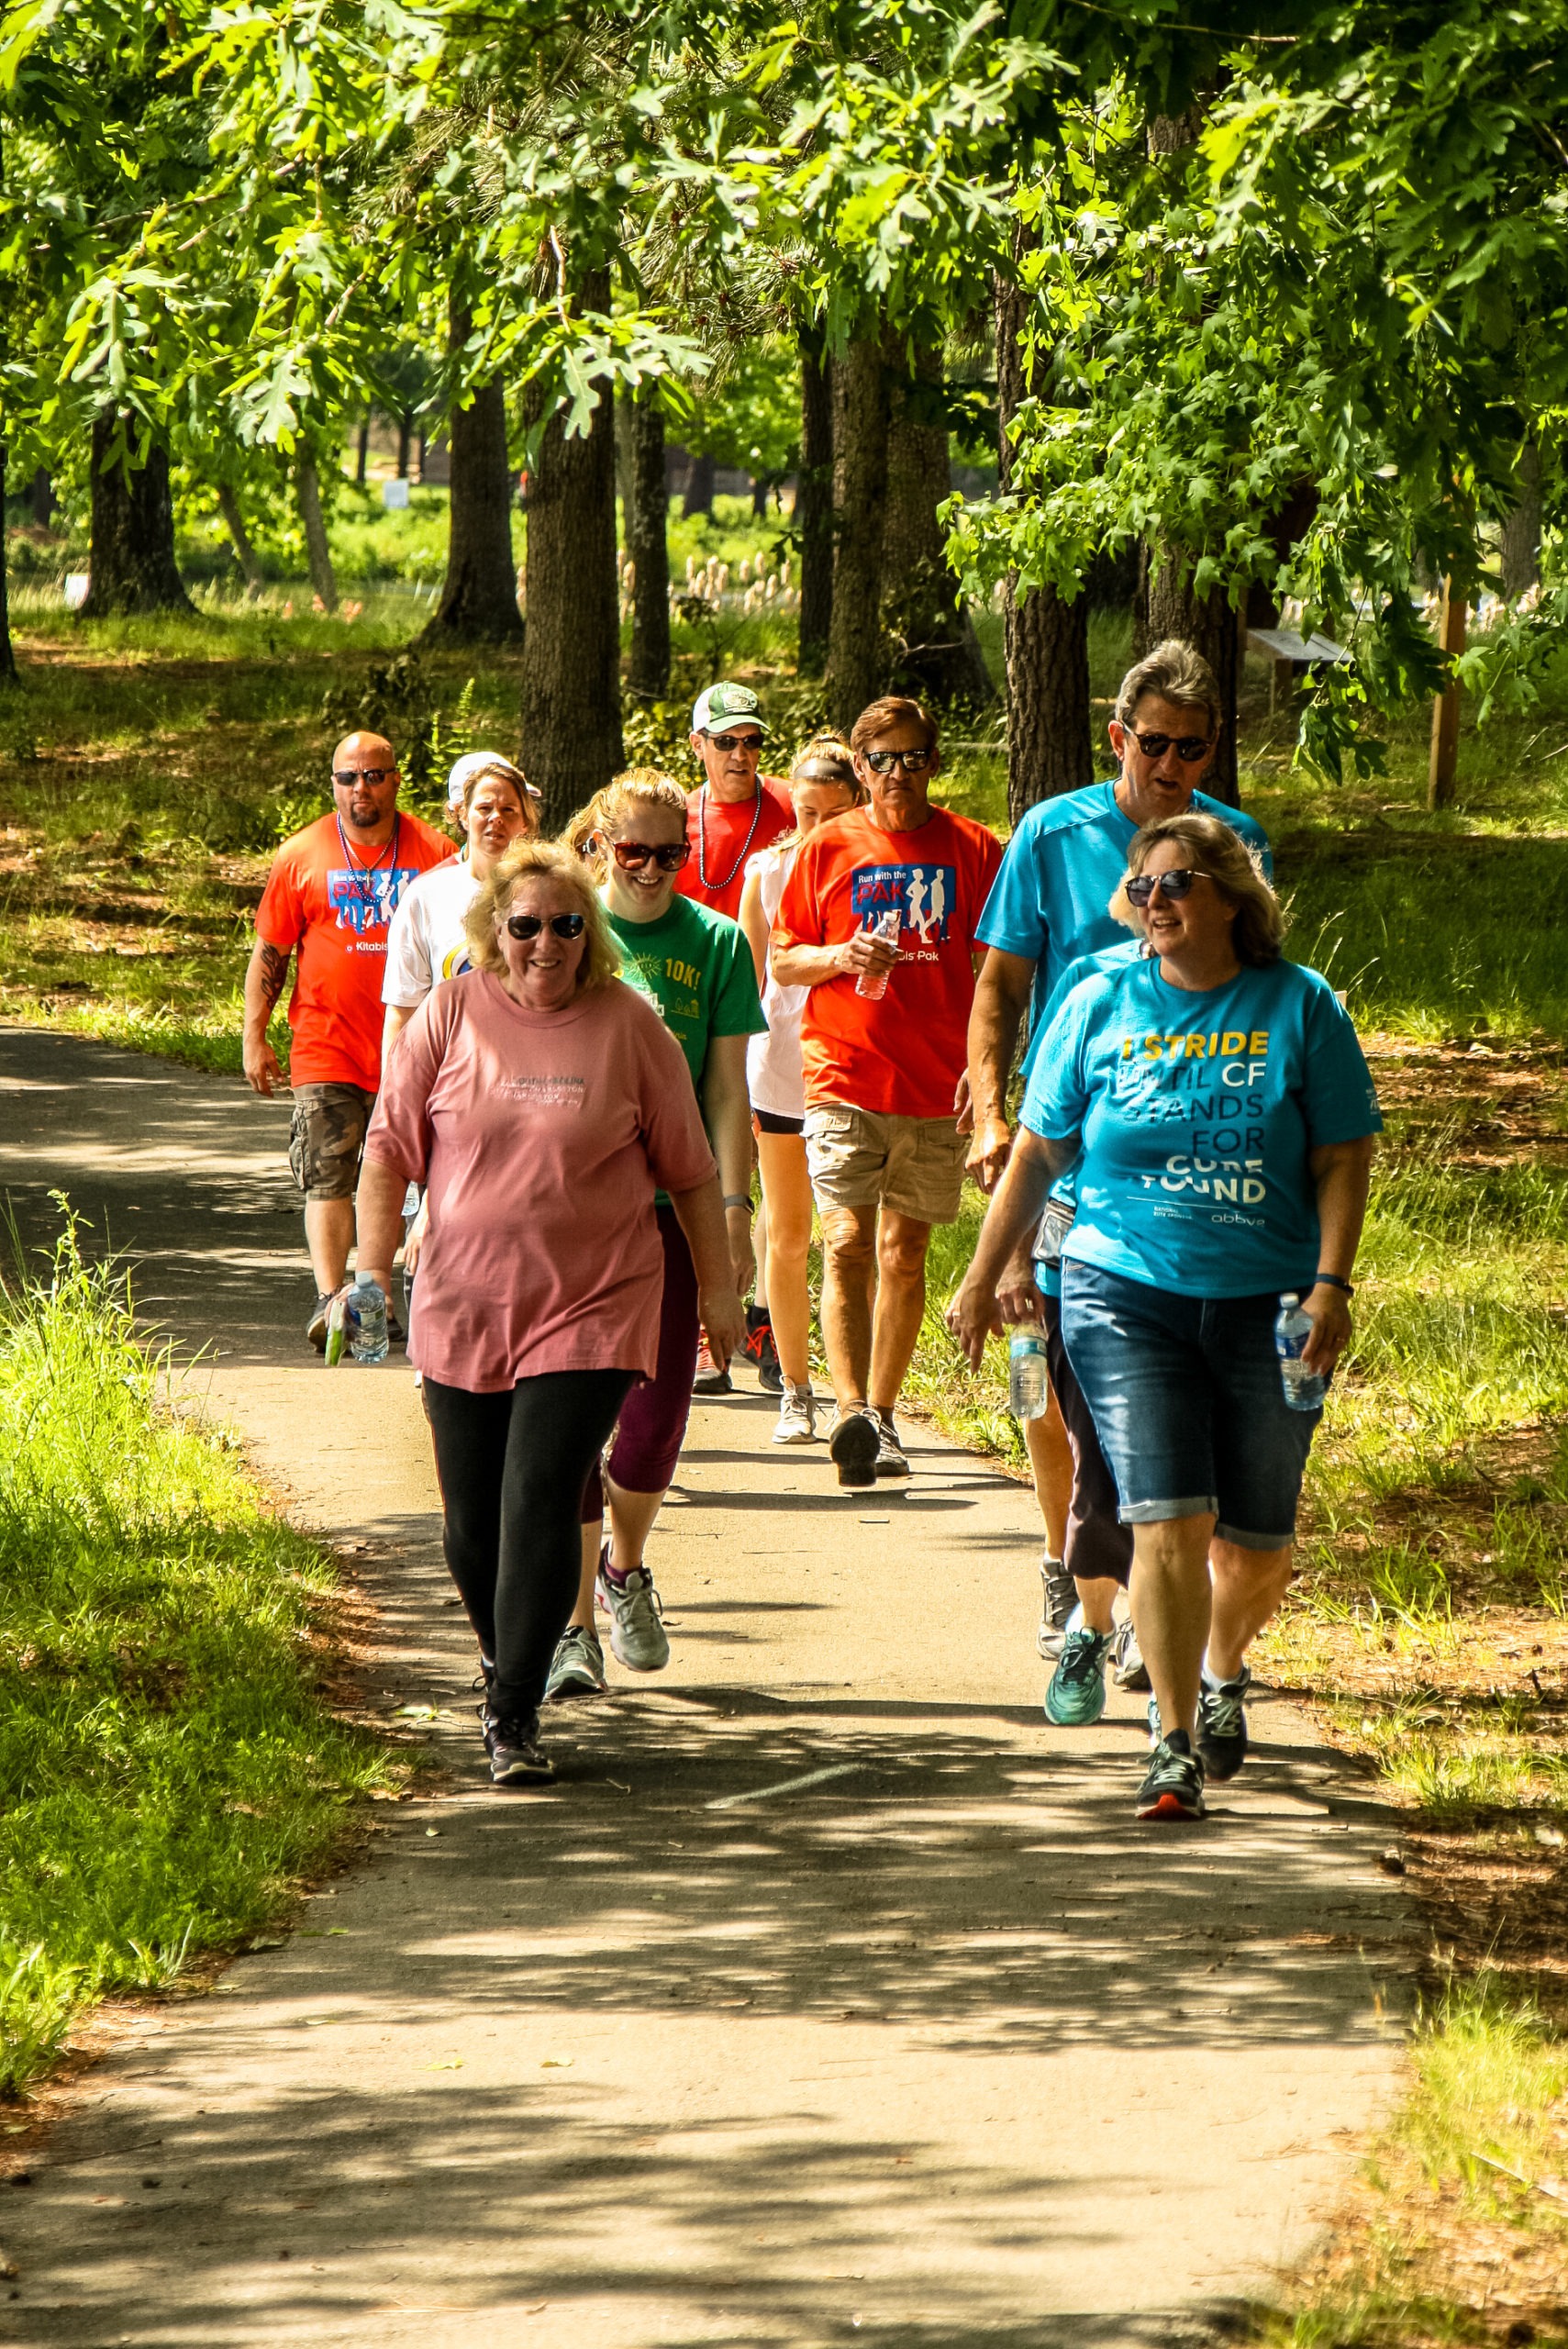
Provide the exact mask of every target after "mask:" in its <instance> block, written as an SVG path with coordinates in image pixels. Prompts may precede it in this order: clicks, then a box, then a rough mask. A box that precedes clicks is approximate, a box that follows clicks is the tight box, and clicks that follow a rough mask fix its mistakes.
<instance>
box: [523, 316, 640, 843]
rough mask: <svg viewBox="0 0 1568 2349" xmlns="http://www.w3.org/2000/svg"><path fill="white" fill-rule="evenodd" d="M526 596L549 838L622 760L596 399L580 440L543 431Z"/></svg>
mask: <svg viewBox="0 0 1568 2349" xmlns="http://www.w3.org/2000/svg"><path fill="white" fill-rule="evenodd" d="M578 304H579V306H580V307H581V308H582V309H584V310H595V311H599V312H601V313H607V311H608V309H609V306H610V285H609V273H608V272H607V271H604V270H595V271H593V272H591V273H588V274H587V275H586V276H585V278H584V281H583V284H582V285H581V287H580V289H579V295H578ZM534 416H535V418H536V419H537V416H538V409H537V407H535V408H534ZM522 741H523V757H524V761H525V763H526V765H527V767H528V780H529V782H530V783H534V784H537V785H538V786H539V789H540V791H541V792H542V793H543V794H544V805H543V807H541V808H540V810H539V817H540V821H541V823H542V824H543V827H544V829H545V830H546V831H547V832H554V831H559V830H560V829H561V827H562V824H564V823H565V821H566V819H567V818H568V817H569V816H571V815H572V814H573V811H574V810H575V809H576V808H578V807H581V806H582V805H583V803H584V800H585V799H587V798H588V797H589V796H591V795H592V794H593V793H594V792H595V791H597V790H598V789H599V788H600V786H601V785H604V784H606V783H607V782H608V781H609V779H610V777H611V776H612V775H613V774H615V773H616V771H617V768H618V767H619V766H620V765H621V764H622V763H623V760H624V757H625V751H624V747H623V743H622V740H621V726H620V598H619V596H618V594H617V581H616V458H615V416H614V411H613V408H612V406H611V403H610V402H609V400H607V399H606V398H604V397H601V398H600V401H599V405H598V406H597V407H596V408H595V410H594V411H593V416H592V418H591V421H590V426H589V429H588V431H587V433H586V434H585V435H583V436H579V437H577V438H575V439H573V440H568V439H567V437H566V419H565V416H564V413H563V412H562V410H560V409H557V410H556V411H555V413H554V414H553V415H552V416H551V417H550V421H549V423H548V424H547V426H546V427H545V430H544V434H543V439H542V441H541V443H540V447H539V462H538V468H537V470H536V472H535V473H534V476H533V482H532V486H531V491H530V495H529V498H528V633H527V635H526V636H525V637H524V640H523V690H522Z"/></svg>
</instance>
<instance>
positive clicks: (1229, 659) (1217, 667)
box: [1133, 547, 1242, 807]
mask: <svg viewBox="0 0 1568 2349" xmlns="http://www.w3.org/2000/svg"><path fill="white" fill-rule="evenodd" d="M1163 554H1164V562H1163V564H1162V567H1161V568H1160V569H1158V570H1155V569H1154V568H1153V567H1152V566H1151V564H1150V563H1149V562H1148V561H1147V559H1146V561H1145V567H1144V577H1143V584H1142V593H1141V595H1140V597H1139V605H1140V614H1139V618H1138V620H1137V621H1136V622H1135V625H1134V631H1133V658H1134V660H1141V659H1142V657H1143V654H1144V653H1145V652H1152V651H1153V650H1154V648H1155V646H1156V645H1157V644H1163V643H1164V642H1165V640H1166V639H1167V638H1169V637H1177V638H1179V639H1180V640H1182V642H1183V643H1184V644H1190V645H1191V646H1192V647H1193V649H1194V651H1197V652H1201V653H1202V655H1203V657H1204V659H1205V660H1206V661H1207V662H1208V665H1209V667H1210V668H1211V669H1212V670H1213V671H1214V680H1215V683H1216V685H1218V688H1219V729H1220V730H1219V748H1218V751H1216V753H1215V759H1214V764H1213V765H1212V766H1211V767H1210V768H1209V770H1208V773H1207V774H1206V775H1205V776H1204V779H1203V788H1204V789H1205V791H1207V793H1208V795H1209V797H1210V798H1211V799H1222V800H1223V801H1224V802H1225V804H1226V806H1227V807H1240V804H1241V799H1240V785H1239V783H1238V780H1237V772H1236V696H1237V693H1238V690H1239V688H1240V683H1241V629H1242V620H1241V615H1240V612H1238V611H1236V610H1235V609H1234V608H1233V607H1232V606H1231V603H1230V599H1229V596H1227V595H1226V593H1225V591H1224V589H1223V588H1222V587H1217V588H1216V589H1215V591H1214V593H1213V594H1212V595H1211V596H1195V595H1194V594H1193V592H1192V588H1191V586H1190V584H1188V582H1189V580H1190V576H1191V574H1190V573H1189V574H1188V577H1187V578H1183V576H1182V575H1181V569H1180V563H1179V559H1178V556H1177V554H1176V551H1175V550H1174V549H1173V548H1170V547H1167V548H1165V549H1164V550H1163Z"/></svg>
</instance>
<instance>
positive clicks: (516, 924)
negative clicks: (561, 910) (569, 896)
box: [506, 914, 588, 939]
mask: <svg viewBox="0 0 1568 2349" xmlns="http://www.w3.org/2000/svg"><path fill="white" fill-rule="evenodd" d="M587 927H588V925H587V923H586V921H585V920H584V917H583V916H582V915H581V914H551V915H550V919H549V921H548V922H546V921H545V920H543V918H541V917H540V916H539V914H508V915H507V916H506V930H507V932H508V934H509V935H510V936H511V937H513V938H517V939H524V938H537V937H538V936H539V931H540V930H546V929H548V930H553V931H554V932H555V935H556V937H557V938H581V937H582V935H583V932H584V930H586V928H587Z"/></svg>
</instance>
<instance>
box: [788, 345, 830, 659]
mask: <svg viewBox="0 0 1568 2349" xmlns="http://www.w3.org/2000/svg"><path fill="white" fill-rule="evenodd" d="M795 534H796V536H797V538H798V539H799V540H800V654H799V662H798V665H799V668H800V673H801V674H802V675H803V676H817V675H819V674H820V673H821V670H822V666H823V663H824V662H826V660H827V658H828V635H829V632H830V630H831V629H832V625H833V362H832V360H831V359H830V358H829V357H828V353H827V351H825V350H824V348H823V345H822V338H821V336H820V335H818V334H817V333H815V332H813V331H809V330H806V329H804V328H803V329H802V332H801V337H800V473H799V476H798V480H797V483H796V487H795Z"/></svg>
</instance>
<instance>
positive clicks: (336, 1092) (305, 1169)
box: [289, 1085, 375, 1199]
mask: <svg viewBox="0 0 1568 2349" xmlns="http://www.w3.org/2000/svg"><path fill="white" fill-rule="evenodd" d="M373 1108H375V1095H374V1094H373V1093H367V1092H366V1091H365V1089H364V1087H363V1085H295V1088H294V1120H293V1123H292V1124H291V1125H290V1127H289V1165H290V1167H291V1169H292V1170H293V1174H294V1179H295V1182H296V1183H297V1184H298V1185H299V1187H300V1189H301V1190H302V1191H303V1192H304V1193H305V1196H306V1198H307V1199H351V1198H352V1197H353V1196H354V1186H355V1185H356V1184H357V1183H358V1181H359V1179H360V1153H361V1151H362V1150H363V1149H364V1146H365V1132H366V1130H367V1128H368V1127H369V1125H370V1121H371V1112H372V1110H373Z"/></svg>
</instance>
